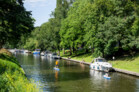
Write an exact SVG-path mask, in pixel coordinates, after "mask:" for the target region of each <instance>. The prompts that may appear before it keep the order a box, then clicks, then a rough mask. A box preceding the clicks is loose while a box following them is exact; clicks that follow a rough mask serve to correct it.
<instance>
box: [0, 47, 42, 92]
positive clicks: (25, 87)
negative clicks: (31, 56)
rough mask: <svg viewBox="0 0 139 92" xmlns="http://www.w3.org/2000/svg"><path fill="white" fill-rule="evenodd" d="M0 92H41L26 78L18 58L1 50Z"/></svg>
mask: <svg viewBox="0 0 139 92" xmlns="http://www.w3.org/2000/svg"><path fill="white" fill-rule="evenodd" d="M0 92H39V89H38V88H36V85H35V84H33V83H30V81H29V80H28V79H27V78H26V76H25V73H24V71H23V69H22V68H21V67H20V65H19V64H18V61H17V60H16V58H14V57H13V56H12V54H11V53H10V52H8V51H7V50H5V49H1V50H0Z"/></svg>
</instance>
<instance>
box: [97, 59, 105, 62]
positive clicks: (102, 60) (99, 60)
mask: <svg viewBox="0 0 139 92" xmlns="http://www.w3.org/2000/svg"><path fill="white" fill-rule="evenodd" d="M97 62H106V60H105V59H97Z"/></svg>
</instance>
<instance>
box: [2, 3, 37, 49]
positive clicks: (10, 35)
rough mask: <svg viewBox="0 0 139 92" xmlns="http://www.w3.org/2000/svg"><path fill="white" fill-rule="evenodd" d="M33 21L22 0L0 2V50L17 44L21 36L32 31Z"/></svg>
mask: <svg viewBox="0 0 139 92" xmlns="http://www.w3.org/2000/svg"><path fill="white" fill-rule="evenodd" d="M33 24H34V19H33V18H31V12H29V11H26V9H25V8H24V6H23V1H22V0H0V48H1V47H2V46H3V45H4V44H6V43H10V44H14V45H15V44H17V43H18V41H19V40H20V38H21V36H22V35H24V34H28V33H30V32H31V30H32V29H33Z"/></svg>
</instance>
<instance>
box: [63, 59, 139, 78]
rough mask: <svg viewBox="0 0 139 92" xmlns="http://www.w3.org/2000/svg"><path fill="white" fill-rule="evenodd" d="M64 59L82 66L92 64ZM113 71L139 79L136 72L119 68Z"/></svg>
mask: <svg viewBox="0 0 139 92" xmlns="http://www.w3.org/2000/svg"><path fill="white" fill-rule="evenodd" d="M62 59H64V60H69V61H73V62H78V63H82V64H86V65H90V64H91V63H89V62H84V61H79V60H74V59H68V58H64V57H62ZM113 69H114V71H115V72H119V73H123V74H128V75H132V76H136V77H139V73H136V72H132V71H127V70H123V69H118V68H113Z"/></svg>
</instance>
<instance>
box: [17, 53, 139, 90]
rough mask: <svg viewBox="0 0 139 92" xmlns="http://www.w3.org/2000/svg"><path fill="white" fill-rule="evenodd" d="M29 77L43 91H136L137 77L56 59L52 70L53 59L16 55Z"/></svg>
mask: <svg viewBox="0 0 139 92" xmlns="http://www.w3.org/2000/svg"><path fill="white" fill-rule="evenodd" d="M16 57H17V59H18V60H19V61H20V64H21V66H22V67H23V69H24V70H25V72H26V75H27V77H28V78H29V79H33V80H35V83H36V84H37V85H38V87H40V88H42V89H43V91H44V92H55V91H56V92H68V91H69V92H139V79H138V78H136V77H133V76H128V75H124V74H120V73H110V77H111V80H106V79H104V78H103V75H104V74H105V73H104V72H98V71H93V70H90V69H89V66H87V65H84V64H80V63H75V62H70V61H66V60H60V62H59V68H60V71H55V70H53V67H54V66H55V61H56V60H54V59H50V58H47V57H45V56H38V55H30V54H28V55H24V54H16Z"/></svg>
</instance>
